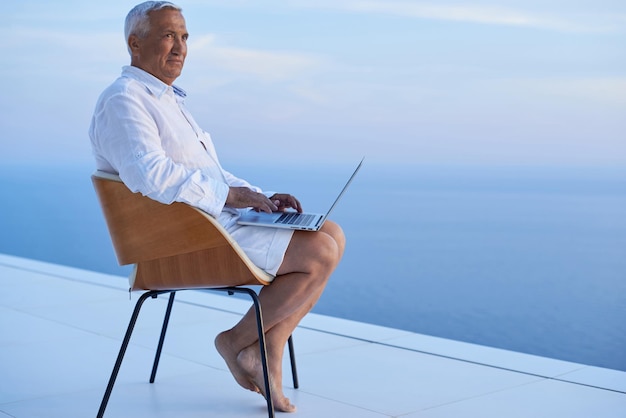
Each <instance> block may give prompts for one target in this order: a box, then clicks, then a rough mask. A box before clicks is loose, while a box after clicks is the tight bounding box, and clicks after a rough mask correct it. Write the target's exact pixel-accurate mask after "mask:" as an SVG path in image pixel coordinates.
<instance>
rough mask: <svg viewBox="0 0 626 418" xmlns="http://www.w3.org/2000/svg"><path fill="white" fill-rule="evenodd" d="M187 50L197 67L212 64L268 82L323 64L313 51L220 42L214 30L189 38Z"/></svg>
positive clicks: (218, 67) (216, 67)
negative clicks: (276, 49) (244, 46)
mask: <svg viewBox="0 0 626 418" xmlns="http://www.w3.org/2000/svg"><path fill="white" fill-rule="evenodd" d="M189 54H190V55H189V58H190V59H192V60H194V62H195V64H194V66H195V67H196V69H197V68H204V69H206V68H213V69H217V70H219V71H225V72H228V73H230V74H231V75H232V76H236V77H240V76H242V75H243V76H249V77H253V78H255V79H257V80H261V81H264V82H270V83H272V82H284V81H289V80H293V79H296V78H298V77H300V76H301V75H302V74H304V73H311V72H314V71H317V70H319V69H320V68H322V67H323V66H324V65H325V60H324V59H323V58H322V57H319V56H315V55H312V54H305V53H300V52H289V51H270V50H261V49H252V48H242V47H236V46H224V45H220V44H219V43H218V42H217V37H216V36H215V35H213V34H207V35H200V36H198V37H196V38H193V39H190V41H189Z"/></svg>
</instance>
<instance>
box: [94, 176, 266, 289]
mask: <svg viewBox="0 0 626 418" xmlns="http://www.w3.org/2000/svg"><path fill="white" fill-rule="evenodd" d="M91 178H92V182H93V185H94V188H95V190H96V194H97V195H98V199H99V200H100V206H101V207H102V211H103V214H104V217H105V220H106V223H107V226H108V229H109V234H110V235H111V241H112V242H113V247H114V249H115V253H116V255H117V259H118V262H119V263H120V265H126V264H135V269H134V271H133V274H132V275H131V288H132V289H133V290H137V289H150V290H161V289H188V288H203V287H207V288H208V287H215V286H237V285H245V284H263V285H265V284H269V282H271V281H272V280H273V277H272V276H271V275H269V274H267V273H266V272H264V271H263V270H261V269H260V268H258V267H257V266H255V265H254V264H253V263H252V262H251V261H250V259H249V258H248V257H247V256H246V254H245V253H244V252H243V250H242V249H241V248H240V247H239V246H238V245H237V243H236V242H235V241H234V240H233V239H232V237H231V236H230V235H229V234H228V232H227V231H226V230H225V229H224V228H223V227H222V226H221V225H220V224H219V223H218V222H217V221H216V220H215V219H214V218H213V217H212V216H210V215H208V214H207V213H205V212H203V211H201V210H199V209H196V208H194V207H192V206H189V205H186V204H184V203H178V202H176V203H172V204H170V205H166V204H162V203H159V202H157V201H156V200H153V199H151V198H149V197H145V196H143V195H141V194H140V193H133V192H131V191H130V190H129V189H128V188H127V187H126V185H125V184H124V183H123V182H122V181H121V180H120V179H119V177H117V176H116V175H111V174H108V173H103V172H96V173H95V174H94V175H92V177H91Z"/></svg>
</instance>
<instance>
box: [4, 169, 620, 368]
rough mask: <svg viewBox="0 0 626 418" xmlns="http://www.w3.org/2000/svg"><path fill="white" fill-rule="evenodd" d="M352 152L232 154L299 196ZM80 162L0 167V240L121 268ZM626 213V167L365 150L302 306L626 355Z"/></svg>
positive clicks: (434, 330) (9, 247)
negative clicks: (337, 245) (340, 231)
mask: <svg viewBox="0 0 626 418" xmlns="http://www.w3.org/2000/svg"><path fill="white" fill-rule="evenodd" d="M352 168H353V167H351V166H349V164H348V165H347V166H341V167H338V166H326V165H318V166H315V167H307V168H302V167H301V168H297V167H293V168H289V169H287V168H285V169H284V171H281V172H277V171H272V170H271V168H270V166H269V164H268V165H263V164H259V165H258V166H257V167H251V166H243V165H242V166H241V167H230V169H231V171H234V172H235V173H237V174H239V175H240V176H242V177H245V178H248V179H250V180H251V181H252V182H253V183H255V184H259V185H261V186H262V187H264V188H266V189H272V190H277V191H289V192H294V191H295V190H298V191H299V192H298V193H296V194H297V195H298V196H299V197H300V198H301V200H302V201H303V203H304V205H305V209H307V210H311V211H324V210H325V209H326V208H327V206H328V205H329V204H330V203H331V201H332V199H333V197H334V195H335V194H336V193H337V192H338V190H339V189H340V188H341V186H342V184H343V182H344V181H345V179H346V178H347V177H348V175H349V174H350V173H351V171H352ZM91 171H92V168H91V167H90V166H75V167H65V168H59V167H56V168H45V169H44V168H43V167H6V166H5V167H2V168H0V190H2V196H3V198H2V211H1V215H2V216H0V231H1V235H0V252H1V253H6V254H12V255H17V256H23V257H28V258H33V259H38V260H43V261H49V262H54V263H59V264H64V265H69V266H75V267H79V268H86V269H90V270H95V271H100V272H105V273H112V274H119V275H127V274H128V272H129V271H130V269H129V267H119V266H117V263H116V260H115V256H114V253H113V250H112V247H111V244H110V242H109V238H108V233H107V231H106V227H105V225H104V221H103V219H102V216H101V214H100V208H99V206H98V204H97V201H96V197H95V194H94V192H93V190H92V188H91V183H90V180H89V175H90V174H91ZM285 173H287V175H285ZM357 210H358V211H357ZM625 215H626V170H617V169H615V170H609V169H603V170H600V169H579V170H573V169H569V170H565V169H554V168H553V169H523V168H490V169H488V168H480V169H478V168H459V167H457V168H449V167H448V168H442V167H408V166H405V167H393V166H385V165H377V164H374V163H370V164H367V162H366V165H365V167H364V168H363V170H362V171H361V173H360V174H359V176H358V177H357V179H356V180H355V182H354V183H353V185H352V186H351V188H350V190H349V191H348V193H347V194H346V196H345V197H344V199H343V200H342V202H341V204H340V205H339V207H338V208H337V209H336V211H335V213H334V215H333V218H334V219H335V220H336V221H338V222H339V223H340V224H342V226H343V228H344V230H345V232H346V235H347V237H348V247H347V250H346V254H345V257H344V260H343V261H342V264H341V265H340V266H339V268H338V269H337V271H336V273H335V274H334V276H333V278H332V279H331V282H330V283H329V285H328V288H327V290H326V292H325V294H324V295H323V297H322V299H321V300H320V302H319V303H318V305H317V306H316V307H315V309H314V311H315V312H318V313H322V314H328V315H333V316H337V317H342V318H348V319H354V320H359V321H364V322H369V323H373V324H379V325H384V326H390V327H395V328H400V329H406V330H410V331H414V332H419V333H423V334H428V335H434V336H439V337H445V338H452V339H456V340H461V341H467V342H473V343H478V344H484V345H488V346H493V347H500V348H505V349H509V350H514V351H520V352H524V353H530V354H537V355H541V356H547V357H552V358H557V359H563V360H568V361H575V362H580V363H584V364H590V365H595V366H601V367H608V368H614V369H619V370H626V216H625Z"/></svg>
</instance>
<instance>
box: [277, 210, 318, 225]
mask: <svg viewBox="0 0 626 418" xmlns="http://www.w3.org/2000/svg"><path fill="white" fill-rule="evenodd" d="M314 217H315V215H307V214H302V213H298V212H285V213H283V214H282V215H280V217H279V218H278V219H276V221H275V222H274V223H277V224H284V225H306V224H308V223H309V222H311V220H312V219H313V218H314Z"/></svg>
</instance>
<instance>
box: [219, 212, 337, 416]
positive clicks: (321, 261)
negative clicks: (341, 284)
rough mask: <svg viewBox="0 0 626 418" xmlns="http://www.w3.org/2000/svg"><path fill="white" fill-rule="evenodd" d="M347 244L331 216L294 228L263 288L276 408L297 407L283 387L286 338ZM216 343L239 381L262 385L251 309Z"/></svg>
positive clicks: (310, 305)
mask: <svg viewBox="0 0 626 418" xmlns="http://www.w3.org/2000/svg"><path fill="white" fill-rule="evenodd" d="M344 247H345V238H344V236H343V232H342V231H341V228H339V227H338V226H337V225H336V224H334V223H332V222H327V223H326V224H325V225H324V228H322V231H320V232H318V233H307V232H296V233H294V238H293V239H292V242H291V243H290V245H289V248H288V249H287V253H286V254H285V259H284V261H283V264H282V265H281V267H280V269H279V270H278V273H277V277H276V279H274V282H273V283H272V284H271V285H270V286H266V287H264V288H263V289H262V290H261V293H260V295H259V299H260V300H261V305H262V308H263V316H264V325H265V329H266V343H267V349H268V363H269V367H270V375H271V376H272V382H273V383H272V394H273V396H272V398H273V401H274V405H275V407H276V409H277V410H281V411H286V412H291V411H294V410H295V407H294V406H293V405H291V403H290V402H289V400H288V399H287V398H286V397H285V396H284V395H283V391H282V356H283V352H284V347H285V344H286V342H287V339H288V338H289V336H290V335H291V334H292V332H293V330H294V329H295V327H296V326H297V325H298V323H299V322H300V320H301V319H302V318H303V317H304V316H305V315H306V314H307V313H308V312H309V311H310V310H311V309H312V308H313V306H314V305H315V303H316V302H317V300H318V299H319V297H320V296H321V294H322V292H323V290H324V288H325V286H326V283H327V281H328V278H329V277H330V274H331V273H332V271H333V270H334V269H335V267H336V266H337V264H338V263H339V260H340V259H341V257H342V255H343V250H344ZM310 254H315V255H316V256H315V257H314V258H312V257H310ZM215 345H216V347H217V349H218V351H219V353H220V354H221V355H222V357H223V358H224V360H225V361H226V363H227V365H228V367H229V369H230V371H231V373H232V374H233V376H234V377H235V380H236V381H237V382H238V383H239V384H240V385H241V386H243V387H244V388H246V389H249V390H253V391H260V392H261V393H262V391H264V385H263V383H264V382H263V373H262V368H261V362H260V354H259V349H258V333H257V329H256V319H255V314H254V312H253V311H252V310H250V311H249V312H248V313H247V314H246V315H245V316H244V317H243V318H242V320H241V321H240V322H239V323H238V324H237V325H236V326H235V327H234V328H232V329H231V330H229V331H225V332H223V333H221V334H219V335H218V336H217V338H216V339H215Z"/></svg>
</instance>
